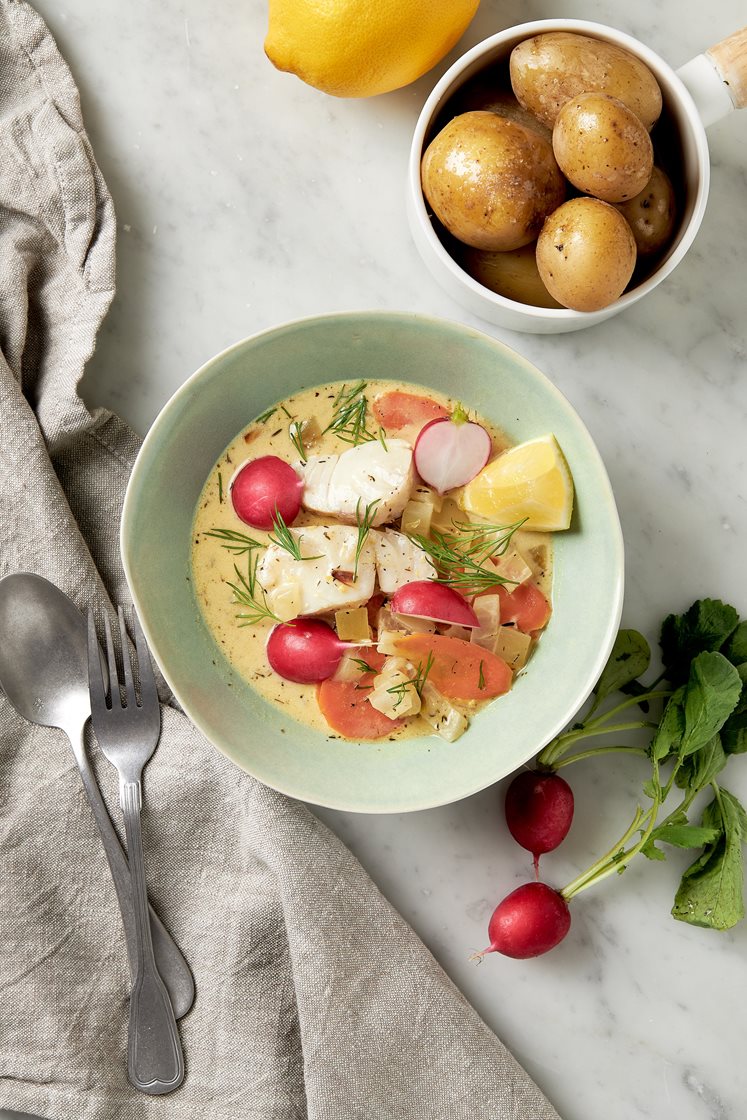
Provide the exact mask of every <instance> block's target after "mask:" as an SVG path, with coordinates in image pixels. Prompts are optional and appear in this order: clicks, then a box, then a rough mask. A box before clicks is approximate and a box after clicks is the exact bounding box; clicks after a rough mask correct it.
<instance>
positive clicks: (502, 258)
mask: <svg viewBox="0 0 747 1120" xmlns="http://www.w3.org/2000/svg"><path fill="white" fill-rule="evenodd" d="M461 263H462V266H463V267H464V268H465V269H466V271H467V272H468V273H469V274H470V276H473V277H474V279H475V280H477V281H478V282H479V283H480V284H483V285H484V286H485V287H486V288H490V290H491V292H497V293H498V295H500V296H505V297H506V299H514V300H516V301H517V303H528V304H530V305H531V306H532V307H556V308H557V307H560V306H561V304H559V303H558V301H557V300H556V299H553V297H552V296H551V295H550V293H549V292H548V290H547V288H546V287H545V285H544V284H543V283H542V280H541V278H540V274H539V271H538V269H537V257H536V252H535V246H534V245H533V244H532V245H524V246H522V248H521V249H513V250H512V251H511V252H508V253H493V252H491V251H490V250H489V249H466V250H465V252H464V254H463V257H462V262H461Z"/></svg>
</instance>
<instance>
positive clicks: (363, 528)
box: [353, 498, 381, 583]
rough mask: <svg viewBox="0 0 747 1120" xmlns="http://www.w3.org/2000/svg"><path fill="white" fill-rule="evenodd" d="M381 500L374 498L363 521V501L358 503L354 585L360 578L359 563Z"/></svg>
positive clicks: (366, 509) (365, 511)
mask: <svg viewBox="0 0 747 1120" xmlns="http://www.w3.org/2000/svg"><path fill="white" fill-rule="evenodd" d="M380 500H381V499H379V498H374V500H373V501H372V502H369V503H368V505H367V506H366V508H365V510H364V511H363V518H362V519H361V500H360V498H359V499H358V501H357V503H356V506H355V522H356V525H357V526H358V540H357V542H356V546H355V564H354V566H353V582H354V583H355V581H356V580H357V578H358V563H359V561H360V558H361V553H362V552H363V546H364V545H365V543H366V540H367V538H368V534H369V532H370V530H371V526H372V524H373V520H374V518H375V517H376V507H377V506H378V504H379V501H380Z"/></svg>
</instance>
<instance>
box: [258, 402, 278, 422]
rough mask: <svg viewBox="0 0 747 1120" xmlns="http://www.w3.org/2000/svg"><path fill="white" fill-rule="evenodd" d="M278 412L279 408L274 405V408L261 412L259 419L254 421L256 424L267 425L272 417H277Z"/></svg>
mask: <svg viewBox="0 0 747 1120" xmlns="http://www.w3.org/2000/svg"><path fill="white" fill-rule="evenodd" d="M277 410H278V406H277V405H276V404H274V405H273V406H272V408H268V409H266V410H265V411H264V412H261V413H260V414H259V416H258V417H257V419H256V420H255V421H254V423H255V424H266V423H267V421H268V420H269V419H270V417H271V416H274V415H275V413H276V412H277Z"/></svg>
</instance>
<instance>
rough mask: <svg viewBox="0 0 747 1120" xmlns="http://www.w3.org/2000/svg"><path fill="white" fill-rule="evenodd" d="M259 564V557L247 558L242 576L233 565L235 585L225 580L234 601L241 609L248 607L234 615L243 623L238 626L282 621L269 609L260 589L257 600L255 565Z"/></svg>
mask: <svg viewBox="0 0 747 1120" xmlns="http://www.w3.org/2000/svg"><path fill="white" fill-rule="evenodd" d="M258 564H259V557H258V556H254V558H253V562H252V557H250V558H249V563H248V565H247V574H246V576H244V574H243V573H242V572H240V571H239V569H238V568H237V566H236V565H235V564H234V566H233V570H234V571H235V572H236V579H237V580H238V582H237V583H231V581H230V580H226V583H227V584H228V586H229V587H230V588H231V590H232V591H233V594H234V600H235V602H237V603H238V604H239V606H242V607H248V608H249V610H248V611H246V612H240V613H239V614H237V615H236V617H237V618H238V619H242V620H243V621H241V622H239V626H256V624H257V623H258V622H264V620H265V619H270V620H271V621H272V622H282V619H280V618H278V616H277V615H276V614H275V613H274V612H273V611H272V610H271V609H270V607H269V606H268V603H267V596H266V594H265V592H264V590H263V589H262V588H260V591H261V594H262V599H261V600H259V599H258V598H257V595H256V591H257V565H258Z"/></svg>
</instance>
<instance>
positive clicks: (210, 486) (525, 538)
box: [191, 380, 552, 742]
mask: <svg viewBox="0 0 747 1120" xmlns="http://www.w3.org/2000/svg"><path fill="white" fill-rule="evenodd" d="M351 384H352V382H351ZM341 385H342V382H336V383H332V384H328V385H322V386H316V387H314V388H311V389H305V390H304V391H303V392H300V393H297V394H295V395H294V396H292V397H288V398H286V399H285V400H283V401H282V402H280V403H279V404H278V405H277V406H276V408H275V410H274V411H273V412H272V414H271V415H267V413H265V414H264V416H263V417H261V418H260V419H259V420H255V421H252V423H250V424H248V425H247V426H246V427H245V428H244V429H243V430H242V431H241V432H239V434H238V435H237V436H236V438H235V439H234V440H233V441H232V442H231V443H230V444H229V446H228V447H227V448H226V450H225V451H224V453H223V454H222V455H221V457H220V459H219V460H218V462H217V463H216V464H215V466H214V467H213V469H212V470H211V472H210V475H209V477H208V479H207V481H206V483H205V486H204V488H203V491H202V494H201V495H200V500H199V503H198V506H197V511H196V514H195V519H194V524H193V532H192V546H191V553H192V578H193V582H194V590H195V594H196V597H197V601H198V603H199V605H200V609H201V611H202V614H203V616H204V619H205V622H206V624H207V626H208V628H209V630H210V632H211V633H212V635H213V637H214V639H215V641H216V642H217V644H218V645H219V647H220V648H221V650H222V651H223V653H224V655H225V657H226V658H227V659H228V661H229V662H230V663H231V665H232V666H233V668H234V669H235V670H236V672H237V673H238V674H239V675H240V676H241V677H243V678H244V679H245V680H246V681H248V682H249V683H250V684H251V685H252V686H253V687H254V688H255V689H256V690H257V691H258V692H259V693H260V694H261V695H262V696H263V697H264V698H265V699H266V700H268V701H269V702H270V703H271V704H277V705H280V706H281V707H282V709H283V711H284V712H285V713H286V714H287V715H289V716H291V717H293V718H294V719H296V720H298V721H299V722H300V723H303V724H306V725H308V726H310V727H313V728H316V729H318V730H320V731H322V732H324V733H326V734H327V735H328V737H329V738H340V739H342V737H341V736H340V735H338V734H337V733H336V732H335V731H333V730H332V728H330V727H329V725H328V724H327V722H326V720H325V718H324V716H323V715H322V713H321V711H320V710H319V707H318V704H317V702H316V686H315V685H313V684H295V683H294V682H292V681H287V680H284V679H283V678H282V677H280V676H278V674H277V673H275V672H274V671H273V670H272V668H271V667H270V664H269V662H268V660H267V655H266V650H265V646H266V642H267V638H268V635H269V633H270V631H271V630H272V628H273V626H274V625H275V623H274V622H273V621H271V620H268V619H263V620H262V621H260V622H258V623H256V624H255V625H245V626H242V625H239V623H240V620H239V619H237V615H238V614H239V613H240V610H241V608H240V607H239V606H238V605H237V603H236V601H235V599H234V596H233V592H232V590H231V587H230V586H229V585H230V584H231V583H236V582H237V575H236V568H238V569H239V571H240V572H244V573H245V571H246V563H247V557H246V556H241V555H236V554H234V553H232V552H231V551H230V550H229V549H227V548H226V547H224V545H223V544H222V543H221V541H220V540H218V539H216V538H215V537H212V536H209V535H207V534H209V533H210V532H212V531H213V530H216V529H221V530H234V531H236V532H239V533H245V534H247V535H248V536H251V537H252V538H254V539H255V540H257V541H260V542H262V543H266V542H267V539H268V536H269V533H267V532H263V531H262V530H260V529H254V528H250V527H249V526H248V525H246V524H245V523H244V522H243V521H242V520H241V519H240V518H239V517H238V516H237V514H236V513H235V512H234V509H233V506H232V504H231V498H230V494H229V487H230V483H231V480H232V479H233V477H234V476H235V474H236V473H237V471H238V470H239V469H240V468H241V466H242V465H243V464H244V463H246V462H247V460H249V459H256V458H259V457H260V456H263V455H276V456H278V457H279V458H281V459H284V460H285V461H287V462H288V463H291V464H293V463H296V462H297V461H298V459H299V455H298V452H297V450H296V448H295V447H294V445H293V442H292V441H291V438H290V435H289V428H290V426H291V424H292V422H293V421H294V420H297V421H299V422H300V421H304V420H309V419H311V418H313V419H315V420H316V421H317V424H318V428H319V430H320V432H324V429H325V428H326V427H327V425H328V424H329V423H330V420H331V419H332V416H333V412H334V401H335V398H336V396H337V394H338V392H339V390H340V388H341ZM397 390H399V391H402V392H406V393H415V394H422V395H423V396H424V397H427V398H430V399H431V400H435V401H437V402H438V403H439V404H441V405H443V406H444V407H445V408H446V409H447V410H448V411H449V412H451V411H452V410H453V409H454V408H455V406H456V405H457V403H458V402H457V401H456V399H453V398H451V397H447V396H445V395H443V394H441V393H438V392H436V391H435V390H433V389H429V388H426V387H424V386H418V385H412V384H408V383H404V382H398V381H376V380H371V381H368V382H367V387H366V397H367V399H368V402H369V406H370V404H371V402H373V401H374V400H375V399H376V397H377V396H379V395H380V394H382V393H385V392H391V391H397ZM463 403H464V405H465V406H466V407H467V408H470V412H471V414H472V415H473V416H474V418H475V419H476V420H477V422H478V423H480V424H482V425H483V426H484V427H485V428H486V429H487V431H488V432H489V434H490V436H491V438H492V440H493V457H494V456H495V455H496V454H497V453H498V452H499V451H501V450H503V449H505V448H506V447H508V446H509V441H508V440H507V439H506V437H505V435H504V434H503V433H502V432H501V431H500V429H499V428H497V427H496V426H495V424H492V423H491V422H490V421H489V420H488V419H486V418H485V417H483V416H481V415H479V414H477V413H475V410H474V409H472V408H471V402H469V401H466V402H463ZM268 412H269V410H268ZM422 426H423V421H422V420H421V421H419V422H416V423H413V424H410V425H408V426H406V427H403V428H397V430H396V433H393V434H394V435H396V438H398V439H404V440H406V441H407V442H408V443H409V444H410V445H411V446H412V445H414V443H415V440H416V438H417V435H418V433H419V431H420V429H421V428H422ZM349 447H350V444H349V443H345V442H343V441H342V440H341V439H340V438H339V437H338V436H337V435H336V434H335V433H334V432H326V433H325V434H323V435H321V436H320V437H319V438H318V439H317V440H316V441H315V442H314V443H313V446H310V447H309V448H308V453H309V454H310V455H325V454H341V453H342V452H344V451H346V450H348V449H349ZM449 496H450V495H447V498H448V497H449ZM462 516H464V515H462ZM328 523H330V517H329V516H323V515H319V514H315V513H312V512H310V511H308V510H306V509H304V508H302V509H301V512H300V513H299V515H298V517H297V518H296V520H295V521H294V522H293V528H294V529H296V528H299V527H301V526H304V525H319V524H328ZM382 528H383V526H382ZM512 543H513V544H514V545H515V546H516V547H517V548H518V549H519V551H520V552H521V553H522V554H523V555H524V556H525V557H527V559H528V561H529V563H530V565H531V567H532V569H533V572H534V576H533V582H535V583H536V584H537V586H538V587H539V588H540V590H541V591H542V592H543V593H544V594H545V596H546V597H547V598H548V599H549V598H550V587H551V568H552V546H551V534H547V533H535V532H524V531H522V530H518V531H517V532H516V533H515V534H514V537H513V542H512ZM363 656H365V651H364V654H363ZM530 666H531V658H530V662H529V665H528V666H527V669H529V668H530ZM499 701H500V697H498V698H497V699H496V700H495V701H492V700H491V701H486V702H485V701H484V702H482V703H476V702H471V703H457V702H452V703H453V704H454V706H455V707H457V708H459V709H460V710H462V711H464V712H465V713H467V714H468V715H470V716H471V715H472V714H473V713H474V712H475V710H476V709H478V708H480V707H483V706H485V703H498V702H499ZM432 734H434V732H433V730H432V728H431V727H430V726H429V725H428V724H427V723H426V722H425V721H424V720H422V719H421V718H420V717H419V716H415V717H412V718H410V719H408V720H407V722H406V723H405V725H404V726H403V727H398V728H397V727H395V728H393V730H392V733H391V734H390V735H389V736H388V738H389V739H392V740H394V739H400V738H403V737H411V736H415V735H418V736H419V735H432ZM342 741H343V742H344V741H345V740H344V739H342Z"/></svg>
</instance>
